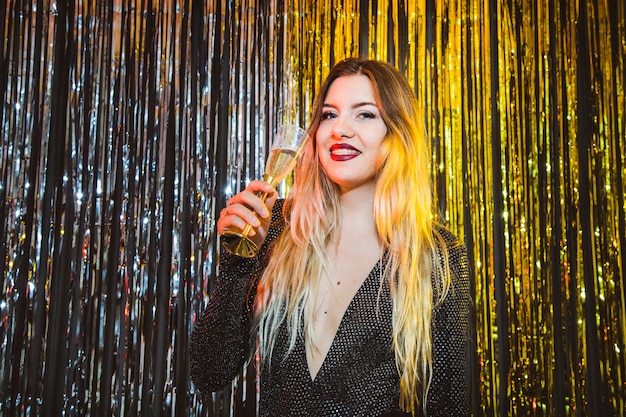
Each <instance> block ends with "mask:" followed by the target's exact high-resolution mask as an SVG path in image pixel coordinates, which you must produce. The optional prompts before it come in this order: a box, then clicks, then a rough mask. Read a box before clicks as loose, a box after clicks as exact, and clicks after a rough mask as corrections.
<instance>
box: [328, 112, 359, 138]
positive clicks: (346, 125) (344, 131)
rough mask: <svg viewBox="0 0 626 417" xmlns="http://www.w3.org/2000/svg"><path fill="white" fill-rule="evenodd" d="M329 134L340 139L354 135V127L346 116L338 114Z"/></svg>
mask: <svg viewBox="0 0 626 417" xmlns="http://www.w3.org/2000/svg"><path fill="white" fill-rule="evenodd" d="M331 134H332V136H333V138H335V139H339V140H340V139H342V138H349V137H352V136H353V135H354V129H353V128H352V125H351V123H350V121H349V120H348V118H347V117H345V116H339V117H337V119H336V120H335V123H334V124H333V128H332V131H331Z"/></svg>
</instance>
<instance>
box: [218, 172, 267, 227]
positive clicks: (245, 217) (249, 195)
mask: <svg viewBox="0 0 626 417" xmlns="http://www.w3.org/2000/svg"><path fill="white" fill-rule="evenodd" d="M262 193H268V196H267V200H266V201H265V202H264V201H262V200H261V198H259V195H260V194H262ZM275 201H276V192H275V191H274V189H273V188H272V187H270V186H269V184H267V183H265V182H263V181H252V182H251V183H250V184H249V185H248V186H247V187H246V189H245V190H243V191H241V192H239V193H237V194H236V195H234V196H233V197H231V198H229V199H228V200H227V201H226V207H224V208H223V209H222V211H221V212H220V218H219V219H218V222H217V226H218V227H217V231H218V233H219V234H220V235H222V234H224V233H225V232H227V231H241V230H243V229H244V228H245V227H246V226H247V225H248V224H249V225H250V226H252V228H253V230H251V231H250V236H254V235H255V234H256V231H255V230H254V229H255V228H258V227H260V226H262V224H263V223H264V222H268V223H269V216H270V210H271V206H273V204H274V202H275ZM266 203H267V204H269V207H268V205H267V204H266ZM263 238H265V236H263Z"/></svg>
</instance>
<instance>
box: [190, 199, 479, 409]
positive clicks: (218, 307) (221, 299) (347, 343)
mask: <svg viewBox="0 0 626 417" xmlns="http://www.w3.org/2000/svg"><path fill="white" fill-rule="evenodd" d="M281 211H282V201H277V202H276V204H275V206H274V209H273V213H272V225H271V226H270V230H269V232H268V236H267V238H266V241H265V243H264V245H263V247H262V248H261V251H260V253H259V255H257V257H256V258H254V259H244V258H240V257H237V256H233V255H230V254H228V253H226V251H222V255H221V259H220V268H219V269H220V274H219V277H218V278H217V282H216V286H215V289H214V291H213V293H212V294H211V297H210V300H209V305H208V307H207V309H206V311H205V312H204V314H203V315H202V317H201V318H200V319H199V320H198V322H197V323H196V326H195V328H194V330H193V333H192V336H191V349H190V352H191V377H192V380H193V381H194V383H195V386H196V387H197V388H198V389H199V390H200V391H202V392H211V391H215V390H218V389H220V388H222V387H223V386H224V385H226V384H228V383H230V382H231V381H232V379H233V378H234V377H235V376H236V375H237V374H239V373H240V372H241V370H242V367H243V365H244V363H245V361H246V360H247V359H248V358H249V356H250V340H251V337H250V325H251V315H252V312H251V308H250V306H251V305H252V302H253V297H254V290H255V288H256V283H257V282H258V279H259V277H260V276H261V274H262V271H263V269H264V267H265V265H267V256H266V254H267V253H268V248H269V247H271V243H272V242H273V241H274V240H275V239H276V237H277V236H278V235H279V234H280V233H281V232H282V230H283V221H282V213H281ZM442 232H443V236H444V238H445V239H446V241H447V242H448V243H451V244H455V243H456V238H455V236H454V235H452V234H451V233H449V232H447V231H445V230H444V231H442ZM449 261H450V265H451V272H452V290H451V291H450V293H449V295H448V296H447V297H446V299H445V301H444V302H443V303H441V304H440V305H438V306H437V307H436V308H435V310H434V313H433V349H432V355H433V380H432V384H431V388H430V391H429V396H428V403H427V404H428V406H427V409H428V415H432V416H446V417H450V416H466V415H469V414H470V412H469V400H468V399H469V389H468V384H469V379H468V373H469V362H470V361H469V349H470V345H471V343H470V337H469V328H470V327H469V319H470V311H471V305H472V302H471V299H470V295H469V269H468V264H467V256H466V251H465V247H464V246H463V245H456V246H455V247H454V249H452V250H451V252H450V255H449ZM383 263H384V259H382V260H380V261H379V262H378V264H377V265H376V266H375V267H374V269H373V270H372V271H371V272H370V274H369V275H368V277H367V279H366V280H365V281H364V283H363V284H362V286H361V287H360V288H359V290H358V291H357V293H356V295H355V296H354V298H353V299H352V301H351V303H350V305H349V306H348V308H347V310H346V312H345V314H344V317H343V319H342V321H341V324H340V325H339V328H338V330H337V333H336V335H335V338H334V340H333V342H332V345H331V347H330V349H329V351H328V353H327V356H326V358H325V359H324V362H323V364H322V366H321V368H320V370H319V372H318V374H317V375H316V377H315V379H314V380H311V376H310V373H309V370H308V367H307V360H306V352H305V346H304V339H303V338H300V339H299V340H298V342H297V344H296V346H295V349H294V350H293V351H292V352H291V353H290V354H289V355H288V356H287V357H286V359H285V354H286V349H287V346H288V335H287V331H286V328H285V326H283V328H282V329H281V331H280V333H279V335H278V338H277V343H276V346H275V349H274V353H273V362H272V363H271V364H270V366H264V367H263V368H262V372H261V375H260V378H259V379H260V404H259V410H260V411H259V413H260V415H262V416H292V415H293V416H350V417H352V416H392V415H398V416H401V415H406V414H404V413H402V412H401V411H400V409H399V406H398V403H399V396H400V388H399V377H398V372H397V369H396V363H395V357H394V350H393V346H392V328H391V312H392V305H391V297H390V293H389V284H388V283H387V284H383V288H382V293H379V290H380V284H379V283H380V272H381V269H382V266H383ZM250 290H252V291H250ZM379 296H380V297H379Z"/></svg>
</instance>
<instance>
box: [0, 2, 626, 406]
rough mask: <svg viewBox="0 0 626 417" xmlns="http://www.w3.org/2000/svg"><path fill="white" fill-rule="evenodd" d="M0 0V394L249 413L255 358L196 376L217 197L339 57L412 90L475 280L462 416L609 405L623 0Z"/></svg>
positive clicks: (251, 168) (617, 343) (616, 327)
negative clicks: (197, 326)
mask: <svg viewBox="0 0 626 417" xmlns="http://www.w3.org/2000/svg"><path fill="white" fill-rule="evenodd" d="M1 11H2V17H1V18H0V34H2V44H1V45H2V50H1V52H2V55H1V62H0V97H1V98H2V105H1V107H0V154H1V157H2V158H1V161H0V164H1V165H0V202H1V205H0V227H1V228H2V232H1V233H0V237H1V238H2V241H1V244H0V251H1V258H2V260H3V262H2V276H1V279H2V293H1V295H0V323H1V324H0V361H1V362H0V414H1V415H3V416H35V415H51V416H58V415H77V416H78V415H94V416H96V415H102V416H110V415H117V416H122V415H124V416H135V415H154V416H159V415H198V416H200V415H205V416H218V415H219V416H223V415H233V414H242V413H246V415H250V414H254V411H255V409H256V400H257V390H256V384H255V377H254V369H253V367H251V368H250V369H248V370H244V372H243V373H242V377H241V378H239V379H238V380H237V381H235V382H234V383H233V384H232V386H229V387H226V388H225V389H224V390H223V391H221V392H218V393H215V394H212V395H206V396H205V397H204V398H201V396H200V394H199V393H198V392H197V391H195V389H194V386H193V384H192V383H191V382H190V380H189V375H188V367H189V365H188V356H189V355H188V353H189V352H188V339H189V334H190V331H191V329H192V328H193V325H194V322H195V320H196V318H197V316H198V315H199V314H201V312H202V311H203V309H204V306H205V305H206V302H207V300H208V297H209V296H210V292H211V289H212V285H213V282H214V279H215V274H216V266H217V262H216V259H217V257H218V255H219V246H218V244H217V240H216V236H215V232H214V226H215V220H216V216H217V215H218V214H219V210H220V209H221V208H222V207H223V206H224V203H225V200H226V198H228V197H229V196H230V195H231V194H233V193H235V192H237V191H238V190H240V189H241V188H242V187H244V186H245V185H246V183H247V182H248V181H249V180H251V179H254V178H259V177H261V174H262V170H263V163H264V161H265V157H266V154H267V147H268V144H269V141H270V140H271V137H272V134H273V132H274V131H275V129H276V127H277V126H278V125H279V124H281V123H284V122H294V123H298V124H301V125H303V126H304V125H306V123H307V121H308V118H309V117H310V112H311V109H312V104H313V103H312V102H313V99H314V97H315V95H316V94H317V92H318V91H319V88H320V85H321V83H322V81H323V79H324V77H325V75H326V74H327V73H328V70H329V68H330V67H331V66H332V65H333V64H334V63H335V62H337V61H338V60H340V59H342V58H344V57H347V56H368V57H371V58H377V59H383V60H388V61H389V62H392V63H393V64H395V65H396V66H397V67H398V68H399V69H400V70H401V71H402V72H403V73H404V74H405V75H406V76H407V78H408V79H409V81H410V83H411V84H412V85H413V87H414V89H415V92H416V95H417V97H418V99H419V101H420V103H421V104H422V105H423V107H424V122H425V125H426V127H427V129H428V132H429V136H430V141H431V149H432V178H433V184H434V188H435V191H436V201H437V207H438V209H439V211H440V213H441V216H442V218H443V219H444V220H445V221H446V222H447V223H448V224H449V225H450V227H451V228H452V230H453V231H455V232H456V233H457V234H459V235H460V236H463V237H464V239H465V242H466V244H467V246H468V250H469V254H470V259H471V262H472V266H473V272H474V278H475V280H474V287H473V288H474V292H475V302H476V340H475V343H476V355H475V356H474V357H473V358H472V360H471V361H470V363H471V367H472V371H473V373H472V409H473V414H474V415H477V416H478V415H480V416H482V415H486V416H496V415H498V416H504V415H524V416H527V415H537V416H543V415H555V416H556V415H559V416H565V415H567V416H583V415H589V416H609V415H614V416H621V415H624V414H626V405H625V400H624V399H625V398H626V377H625V374H626V364H625V360H624V350H625V349H626V346H625V339H626V337H625V335H624V334H625V332H626V288H625V286H624V282H623V279H622V278H623V275H624V268H625V267H626V203H625V201H624V182H625V181H624V178H625V177H626V160H625V159H626V157H625V155H626V151H625V147H626V131H625V129H626V120H625V117H626V116H625V114H626V102H625V94H624V87H625V85H626V75H625V71H626V62H625V61H626V43H625V41H624V40H625V39H626V5H625V3H624V2H623V1H621V0H619V1H600V0H588V1H580V0H578V1H567V2H566V1H558V0H546V1H540V2H535V1H529V0H513V1H501V0H488V1H483V0H465V1H461V0H441V1H439V0H399V1H390V0H376V1H368V0H343V1H339V0H320V1H316V2H309V1H305V0H294V1H291V2H286V1H282V0H277V1H263V0H248V1H244V0H240V1H227V0H207V1H205V2H199V1H192V0H185V1H177V2H174V1H167V0H154V1H134V0H129V1H122V0H110V1H106V2H104V1H103V2H96V1H80V0H75V1H49V0H48V1H44V0H31V1H20V0H7V1H6V2H5V6H4V7H2V9H1ZM285 188H286V187H285ZM282 191H283V192H284V191H285V190H284V189H283V190H282Z"/></svg>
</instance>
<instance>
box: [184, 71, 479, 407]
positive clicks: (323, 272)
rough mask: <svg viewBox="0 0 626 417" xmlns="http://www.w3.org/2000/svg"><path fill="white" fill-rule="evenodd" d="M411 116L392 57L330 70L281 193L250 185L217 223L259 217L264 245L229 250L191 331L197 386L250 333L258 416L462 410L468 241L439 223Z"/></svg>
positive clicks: (220, 371) (239, 357)
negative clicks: (242, 253) (244, 254)
mask: <svg viewBox="0 0 626 417" xmlns="http://www.w3.org/2000/svg"><path fill="white" fill-rule="evenodd" d="M417 120H419V109H418V106H417V105H416V100H415V97H414V96H413V94H412V91H411V89H410V87H409V85H408V83H407V81H406V80H405V79H404V78H403V77H402V76H401V75H400V74H399V72H398V71H397V70H396V69H395V68H394V67H392V66H391V65H390V64H388V63H384V62H380V61H371V60H359V59H347V60H345V61H342V62H340V63H339V64H337V65H336V66H335V67H334V68H333V69H332V70H331V72H330V74H329V76H328V78H327V79H326V81H325V83H324V85H323V86H322V90H321V92H320V95H319V97H318V100H317V102H316V105H315V108H314V112H313V115H312V122H311V126H310V128H309V134H310V136H311V137H312V138H314V140H313V141H312V142H311V143H309V144H308V145H307V147H306V148H305V150H304V155H303V157H302V159H301V160H300V162H299V164H298V166H297V167H296V175H295V181H294V186H293V188H292V191H291V193H290V194H289V196H288V197H287V199H286V200H285V201H282V200H277V195H276V193H275V192H274V193H273V194H272V195H271V196H270V197H269V198H268V199H267V200H265V203H264V202H262V201H261V200H260V199H259V198H258V197H257V194H258V193H259V192H261V191H263V192H266V191H271V189H269V188H268V185H267V184H265V183H263V182H261V181H253V182H251V183H250V184H249V185H248V187H247V188H246V189H245V190H244V191H242V192H240V193H239V194H237V195H235V196H234V197H233V198H232V199H231V201H232V202H234V203H235V204H234V206H233V207H236V209H235V210H229V211H228V212H223V213H222V216H221V217H220V219H219V220H218V223H217V230H218V233H220V234H222V233H223V231H225V230H231V229H232V228H234V227H237V225H241V224H245V223H247V222H248V221H249V220H248V219H254V218H255V217H257V216H258V217H259V218H260V219H261V221H260V222H259V224H255V225H253V226H258V227H257V229H256V230H257V235H256V236H257V239H261V238H262V239H261V240H263V245H262V247H261V251H260V253H259V254H258V255H257V256H256V257H255V258H253V259H244V258H238V257H236V256H233V255H231V254H223V256H222V257H221V259H220V275H219V277H218V280H217V284H216V288H215V291H214V293H213V294H212V296H211V299H210V303H209V306H208V309H207V311H206V312H205V314H204V316H203V317H202V318H201V319H200V320H199V321H198V323H197V325H196V327H195V329H194V332H193V334H192V349H191V352H192V358H191V359H192V377H193V378H194V381H195V383H196V385H197V386H198V387H199V388H200V389H201V390H203V391H205V392H206V391H212V390H216V389H219V388H221V387H222V386H223V385H224V384H226V383H228V382H229V381H230V380H232V378H233V377H234V376H235V375H236V374H237V373H238V372H239V370H240V369H241V366H242V364H243V361H244V360H245V359H246V358H251V357H253V356H256V355H252V353H253V350H251V349H250V347H251V346H257V343H255V339H257V340H258V356H259V357H260V404H259V410H260V414H261V415H268V416H269V415H281V416H282V415H316V416H324V415H368V416H383V415H404V414H406V413H412V414H414V415H422V414H427V415H433V416H463V415H469V401H468V398H469V396H468V394H469V390H468V373H469V371H468V368H467V366H468V365H467V364H468V361H467V358H468V354H469V349H470V344H469V340H470V337H469V320H470V312H471V299H470V296H469V287H470V285H469V270H468V263H467V258H466V251H465V247H464V246H463V245H462V244H461V242H459V240H458V239H457V238H456V237H455V236H454V235H453V234H452V233H450V232H449V231H447V230H446V229H444V228H443V227H442V226H440V225H438V224H437V223H436V222H433V221H432V220H431V219H432V196H431V189H430V184H429V176H428V175H427V172H428V167H427V162H426V161H427V151H426V149H427V148H426V138H425V134H424V130H423V129H422V128H421V125H420V124H419V123H417V122H416V121H417ZM270 212H271V213H272V214H271V216H270V215H269V213H270ZM242 312H243V313H242ZM346 381H350V383H346Z"/></svg>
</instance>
